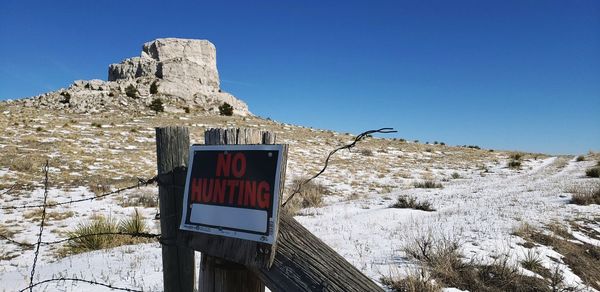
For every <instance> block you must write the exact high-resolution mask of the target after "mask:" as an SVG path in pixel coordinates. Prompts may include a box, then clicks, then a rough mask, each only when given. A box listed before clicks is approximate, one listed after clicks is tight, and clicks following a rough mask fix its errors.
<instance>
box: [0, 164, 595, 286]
mask: <svg viewBox="0 0 600 292" xmlns="http://www.w3.org/2000/svg"><path fill="white" fill-rule="evenodd" d="M530 166H531V167H530V168H526V169H527V170H522V171H520V172H519V173H515V172H513V171H507V170H506V169H504V168H501V167H496V168H491V169H489V170H488V172H487V173H485V174H484V175H482V174H479V173H474V174H471V175H470V176H466V177H463V178H460V179H455V180H450V181H447V182H445V183H444V188H442V189H418V188H411V189H400V190H395V191H392V192H391V193H387V194H379V193H372V194H369V195H368V196H366V197H364V198H361V199H358V200H342V201H334V202H332V203H330V204H329V205H327V206H324V207H321V208H310V209H305V210H303V211H302V212H303V214H304V215H300V216H297V217H296V218H297V220H298V221H299V222H300V223H302V224H303V225H304V226H305V227H307V228H308V229H309V230H310V231H311V232H313V233H314V234H316V235H317V236H318V237H319V238H321V239H322V240H323V241H324V242H326V243H327V244H329V245H330V246H331V247H332V248H333V249H334V250H336V251H337V252H338V253H340V254H341V255H342V256H343V257H344V258H346V259H347V260H348V261H350V262H351V263H352V264H354V265H355V266H356V267H357V268H358V269H360V270H361V271H363V272H364V273H366V274H367V275H368V276H369V277H371V278H372V279H374V280H378V279H379V278H380V277H382V276H390V275H393V274H397V273H405V272H407V271H408V270H409V269H411V267H412V266H413V264H412V263H410V262H408V261H407V260H406V259H405V258H404V254H403V252H402V251H401V249H402V247H403V245H404V244H405V243H406V242H408V241H409V240H410V239H411V238H413V237H414V236H416V235H418V234H422V233H428V232H430V233H432V234H434V235H436V236H445V237H452V238H456V239H458V240H459V241H460V242H461V244H462V250H463V252H464V254H465V255H466V256H468V257H476V258H479V259H485V258H486V257H487V258H491V257H496V256H498V255H501V254H506V255H508V256H509V257H511V258H512V259H513V260H518V259H522V258H523V257H524V256H525V254H526V253H527V251H526V249H525V248H523V247H522V246H520V245H518V243H520V242H522V239H520V238H518V237H515V236H511V235H510V234H511V232H512V231H513V230H514V229H515V227H517V226H518V225H519V224H521V223H524V222H527V223H529V224H532V225H534V226H535V225H537V226H541V225H543V224H546V223H549V222H551V221H553V220H558V221H561V222H564V221H566V220H570V219H575V218H579V219H581V218H591V217H592V216H593V215H595V214H596V215H597V214H599V213H600V206H597V205H591V206H576V205H571V204H567V201H568V200H569V197H570V195H569V194H566V193H565V192H564V190H565V188H566V187H568V186H569V185H573V184H580V183H582V182H583V183H585V181H586V180H589V179H586V178H583V177H582V173H583V171H584V169H585V167H586V166H587V164H586V163H577V162H574V161H566V160H565V158H557V157H552V158H548V159H544V160H539V161H537V162H532V163H531V164H530ZM40 191H41V190H37V191H36V192H35V193H34V195H32V198H30V199H28V200H27V202H29V203H33V202H34V201H35V198H37V197H39V196H40V195H41V194H40V193H39V192H40ZM75 191H76V192H78V193H80V194H81V196H85V195H89V193H86V192H82V190H81V189H79V190H75ZM148 191H150V190H148ZM399 195H411V196H415V197H417V198H419V200H425V201H429V202H431V203H432V205H433V207H434V208H435V209H436V210H437V211H435V212H425V211H418V210H411V209H394V208H389V205H390V204H391V203H393V202H394V201H395V200H396V198H397V197H398V196H399ZM72 196H73V194H67V193H63V194H61V191H59V190H52V191H51V192H50V197H51V198H53V199H55V200H57V201H60V199H61V198H62V197H64V198H67V197H69V198H70V197H72ZM57 198H58V199H57ZM115 206H116V205H115V201H114V200H112V199H109V198H108V199H103V200H100V201H97V202H86V203H81V204H79V205H77V208H78V211H83V212H82V213H84V214H91V213H94V212H105V213H111V214H115V216H117V215H116V214H127V213H128V212H130V210H129V209H128V208H124V209H123V208H120V207H119V208H117V207H115ZM117 209H119V211H118V212H117V211H116V210H117ZM121 209H123V210H121ZM146 211H147V212H148V213H151V211H152V210H146ZM148 215H150V214H148ZM3 216H11V214H4V215H3ZM81 218H82V217H80V216H75V217H74V218H68V219H65V222H62V225H70V224H75V222H77V221H78V220H81ZM69 220H71V221H69ZM36 228H37V227H36V226H31V228H23V230H22V231H21V232H19V233H17V234H16V235H15V239H16V240H21V241H28V242H35V236H36V231H37V229H36ZM48 228H49V230H51V229H52V227H48ZM575 236H576V237H577V238H581V239H582V241H587V242H589V243H590V244H595V245H598V244H599V242H598V241H597V240H593V239H590V238H586V236H585V235H584V234H581V233H576V235H575ZM56 238H59V236H57V235H56V234H54V233H52V232H51V231H48V232H46V233H45V234H44V240H46V241H49V240H54V239H56ZM1 249H2V250H3V251H4V252H5V253H6V251H7V250H8V249H15V251H16V252H17V254H18V256H16V257H15V258H13V259H9V260H2V261H1V264H0V283H1V284H0V285H1V288H2V289H0V290H1V291H18V290H19V289H22V288H25V287H27V285H28V281H29V274H30V265H31V263H32V261H33V251H32V250H18V247H16V246H13V245H11V244H8V243H4V244H3V246H2V247H1ZM536 252H537V253H539V254H541V255H544V257H543V259H544V265H546V266H548V267H551V265H553V262H551V261H550V260H549V258H548V257H545V255H550V256H553V257H554V258H560V255H558V254H556V253H555V252H554V251H552V250H551V249H549V248H547V247H537V248H536ZM41 255H42V257H41V260H40V261H39V262H38V267H37V269H36V271H37V273H36V276H35V281H38V280H44V279H48V278H52V277H77V278H82V279H87V280H94V281H100V282H103V283H108V284H111V285H114V286H118V287H128V288H137V289H143V290H144V291H160V290H161V283H162V273H161V253H160V245H159V244H158V243H151V244H142V245H136V246H122V247H118V248H114V249H111V250H102V251H94V252H89V253H85V254H79V255H74V256H69V257H66V258H62V259H57V258H55V257H53V256H51V253H50V252H49V250H48V247H44V246H43V247H42V249H41ZM198 263H199V259H198ZM561 268H562V269H563V271H564V273H565V277H566V281H567V283H568V284H570V285H579V286H581V280H580V279H579V277H577V276H576V275H574V274H573V273H571V272H570V270H569V269H568V267H566V266H564V265H562V266H561ZM38 290H39V291H54V290H61V291H106V290H107V288H104V287H101V286H90V285H88V284H83V283H69V282H61V283H53V284H48V285H47V286H44V285H42V286H40V288H39V289H38Z"/></svg>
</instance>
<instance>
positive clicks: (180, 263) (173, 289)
mask: <svg viewBox="0 0 600 292" xmlns="http://www.w3.org/2000/svg"><path fill="white" fill-rule="evenodd" d="M189 147H190V138H189V131H188V129H187V128H185V127H166V128H156V161H157V170H158V175H159V187H158V196H159V205H160V215H161V216H160V229H161V234H162V237H163V238H166V239H167V242H171V243H174V242H175V240H174V239H176V238H177V237H178V233H179V223H180V222H181V210H182V206H183V187H184V186H185V172H182V171H181V169H182V168H185V167H186V165H187V161H188V156H189ZM162 261H163V282H164V291H165V292H180V291H181V292H192V291H194V250H193V249H190V248H187V247H184V246H181V245H176V244H163V245H162Z"/></svg>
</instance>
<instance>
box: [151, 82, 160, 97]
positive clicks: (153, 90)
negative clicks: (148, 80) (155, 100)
mask: <svg viewBox="0 0 600 292" xmlns="http://www.w3.org/2000/svg"><path fill="white" fill-rule="evenodd" d="M157 93H158V84H156V81H154V82H152V84H150V94H157Z"/></svg>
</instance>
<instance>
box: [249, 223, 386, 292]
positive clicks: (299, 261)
mask: <svg viewBox="0 0 600 292" xmlns="http://www.w3.org/2000/svg"><path fill="white" fill-rule="evenodd" d="M280 217H281V218H280V226H279V227H280V230H279V240H278V242H277V253H276V255H275V261H274V262H273V265H272V266H271V268H262V269H253V271H254V272H255V273H256V274H257V275H258V276H259V277H260V279H261V280H262V281H263V282H264V283H265V284H266V285H267V287H269V289H270V290H271V291H273V292H278V291H287V292H295V291H339V292H342V291H344V292H353V291H355V292H359V291H360V292H363V291H383V289H382V288H381V287H379V286H378V285H377V284H376V283H374V282H373V281H371V279H369V278H368V277H367V276H365V275H364V274H362V273H361V272H360V271H359V270H358V269H356V268H355V267H354V266H353V265H352V264H350V263H349V262H348V261H346V260H345V259H344V258H343V257H341V256H340V255H339V254H337V253H336V252H335V251H334V250H333V249H331V248H330V247H329V246H327V245H326V244H325V243H324V242H323V241H321V240H320V239H319V238H317V237H316V236H314V235H313V234H312V233H310V231H308V230H307V229H306V228H304V227H303V226H302V225H301V224H300V223H298V221H296V220H295V219H294V218H292V217H290V216H287V215H281V216H280Z"/></svg>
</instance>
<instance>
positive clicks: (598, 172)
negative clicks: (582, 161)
mask: <svg viewBox="0 0 600 292" xmlns="http://www.w3.org/2000/svg"><path fill="white" fill-rule="evenodd" d="M585 175H586V176H588V177H600V167H593V168H590V169H588V170H586V171H585Z"/></svg>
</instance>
